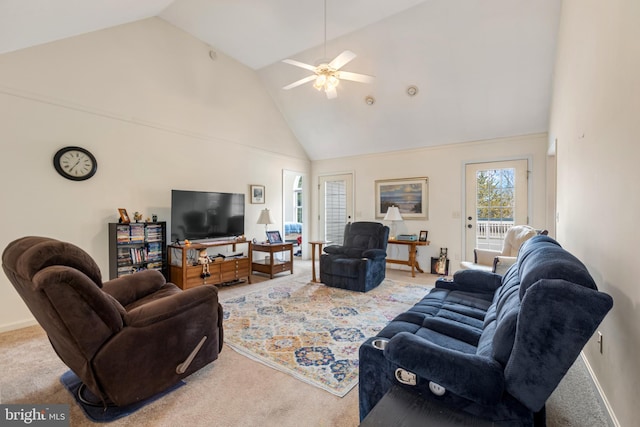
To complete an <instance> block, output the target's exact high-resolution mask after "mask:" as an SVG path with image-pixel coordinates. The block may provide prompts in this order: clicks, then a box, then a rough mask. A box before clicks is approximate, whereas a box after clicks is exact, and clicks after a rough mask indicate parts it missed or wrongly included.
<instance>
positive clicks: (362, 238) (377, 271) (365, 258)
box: [320, 221, 389, 292]
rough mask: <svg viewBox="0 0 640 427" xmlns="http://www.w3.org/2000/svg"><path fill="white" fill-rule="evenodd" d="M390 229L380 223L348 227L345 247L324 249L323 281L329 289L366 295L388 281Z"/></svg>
mask: <svg viewBox="0 0 640 427" xmlns="http://www.w3.org/2000/svg"><path fill="white" fill-rule="evenodd" d="M388 240H389V227H387V226H386V225H382V224H380V223H378V222H366V221H361V222H354V223H353V224H352V223H348V224H347V225H346V226H345V228H344V244H343V245H342V246H340V245H331V246H327V247H326V248H324V252H325V253H324V254H322V255H321V256H320V281H321V282H322V283H324V284H325V285H327V286H332V287H336V288H342V289H348V290H350V291H358V292H367V291H370V290H371V289H373V288H375V287H376V286H378V285H379V284H380V283H382V281H383V280H384V278H385V274H386V262H387V261H386V258H387V242H388Z"/></svg>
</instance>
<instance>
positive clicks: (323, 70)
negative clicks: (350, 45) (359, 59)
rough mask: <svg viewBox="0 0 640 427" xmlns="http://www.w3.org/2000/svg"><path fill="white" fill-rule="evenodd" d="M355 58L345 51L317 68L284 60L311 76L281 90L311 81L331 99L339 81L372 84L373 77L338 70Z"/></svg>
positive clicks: (325, 37) (325, 46) (325, 6)
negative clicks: (306, 71) (308, 72)
mask: <svg viewBox="0 0 640 427" xmlns="http://www.w3.org/2000/svg"><path fill="white" fill-rule="evenodd" d="M324 56H325V58H326V56H327V0H324ZM355 57H356V54H355V53H353V52H351V51H350V50H345V51H344V52H342V53H341V54H340V55H338V56H336V57H335V58H334V59H333V60H332V61H331V62H324V61H323V62H322V63H321V64H319V65H317V66H314V65H309V64H305V63H303V62H299V61H296V60H294V59H285V60H283V61H282V62H285V63H287V64H290V65H295V66H296V67H300V68H304V69H305V70H309V71H313V74H312V75H310V76H307V77H305V78H303V79H300V80H298V81H295V82H293V83H291V84H289V85H287V86H285V87H283V88H282V89H284V90H289V89H293V88H294V87H297V86H301V85H303V84H305V83H308V82H311V81H313V87H314V88H316V89H318V90H323V89H324V93H326V94H327V98H329V99H333V98H335V97H337V96H338V92H337V91H336V87H337V86H338V84H340V79H342V80H350V81H353V82H360V83H371V82H373V76H368V75H366V74H359V73H352V72H349V71H341V70H340V68H342V67H344V66H345V65H347V64H348V63H349V62H351V61H352V60H353V59H354V58H355Z"/></svg>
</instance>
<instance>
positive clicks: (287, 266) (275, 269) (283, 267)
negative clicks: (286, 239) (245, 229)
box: [251, 243, 293, 279]
mask: <svg viewBox="0 0 640 427" xmlns="http://www.w3.org/2000/svg"><path fill="white" fill-rule="evenodd" d="M251 250H252V251H254V252H266V253H268V254H269V258H268V259H264V260H260V259H258V258H257V257H255V256H254V257H252V262H251V271H259V272H260V273H266V274H268V275H269V278H270V279H273V275H274V274H278V273H282V272H283V271H290V272H291V274H293V243H274V244H268V243H254V244H252V245H251ZM280 252H289V259H285V260H283V261H276V260H275V254H277V253H280Z"/></svg>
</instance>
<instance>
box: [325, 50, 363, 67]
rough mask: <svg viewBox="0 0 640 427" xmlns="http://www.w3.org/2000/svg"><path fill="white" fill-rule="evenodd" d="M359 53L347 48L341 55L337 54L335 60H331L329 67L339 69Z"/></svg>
mask: <svg viewBox="0 0 640 427" xmlns="http://www.w3.org/2000/svg"><path fill="white" fill-rule="evenodd" d="M356 56H357V55H356V54H355V53H353V52H351V51H350V50H345V51H344V52H342V53H341V54H340V55H338V56H336V57H335V58H334V59H333V61H331V62H329V68H333V69H334V70H339V69H340V68H342V67H344V66H345V65H347V64H348V63H349V62H351V60H352V59H353V58H355V57H356Z"/></svg>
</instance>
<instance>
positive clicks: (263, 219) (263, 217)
mask: <svg viewBox="0 0 640 427" xmlns="http://www.w3.org/2000/svg"><path fill="white" fill-rule="evenodd" d="M256 224H264V232H265V233H266V234H268V233H267V232H268V231H269V230H268V227H269V224H273V218H271V212H269V209H267V208H264V209H262V210H261V211H260V216H259V217H258V221H257V222H256Z"/></svg>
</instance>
